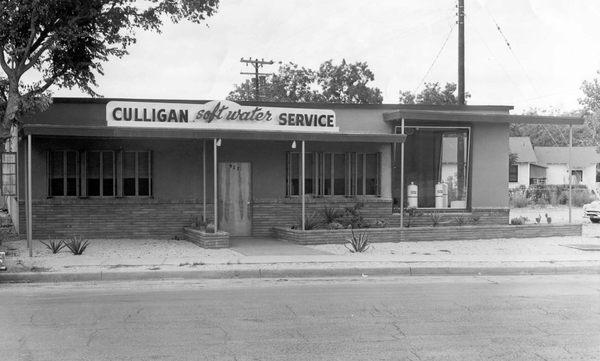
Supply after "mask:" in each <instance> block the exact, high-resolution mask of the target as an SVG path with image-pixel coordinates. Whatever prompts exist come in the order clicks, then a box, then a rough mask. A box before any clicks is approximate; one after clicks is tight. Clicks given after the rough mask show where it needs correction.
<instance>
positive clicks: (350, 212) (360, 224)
mask: <svg viewBox="0 0 600 361" xmlns="http://www.w3.org/2000/svg"><path fill="white" fill-rule="evenodd" d="M362 207H363V204H362V203H356V204H355V205H354V206H352V207H346V208H344V213H343V214H342V215H341V216H340V217H338V222H340V223H341V224H342V225H343V226H344V227H345V228H369V226H370V224H369V223H368V222H367V221H365V219H364V218H363V216H362V214H361V212H360V209H361V208H362Z"/></svg>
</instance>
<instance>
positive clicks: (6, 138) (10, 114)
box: [0, 81, 21, 152]
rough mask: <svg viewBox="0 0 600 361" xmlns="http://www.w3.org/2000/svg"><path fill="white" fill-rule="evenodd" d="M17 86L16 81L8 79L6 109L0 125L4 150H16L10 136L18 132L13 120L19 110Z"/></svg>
mask: <svg viewBox="0 0 600 361" xmlns="http://www.w3.org/2000/svg"><path fill="white" fill-rule="evenodd" d="M18 87H19V85H18V81H17V82H15V81H10V85H9V88H8V98H7V101H6V110H5V112H4V118H3V119H2V126H1V127H0V139H1V140H2V141H3V143H4V150H5V151H8V152H14V151H16V139H15V140H13V139H11V138H13V135H14V136H15V137H16V136H17V134H18V129H16V128H17V124H16V121H15V118H16V116H17V112H18V111H19V101H20V98H21V94H19V90H18V89H19V88H18Z"/></svg>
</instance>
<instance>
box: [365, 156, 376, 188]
mask: <svg viewBox="0 0 600 361" xmlns="http://www.w3.org/2000/svg"><path fill="white" fill-rule="evenodd" d="M365 157H366V160H365V162H366V164H365V166H366V173H365V194H368V195H376V194H377V173H378V171H379V170H378V166H379V164H378V159H377V154H366V155H365Z"/></svg>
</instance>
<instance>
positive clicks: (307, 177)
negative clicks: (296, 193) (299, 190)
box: [300, 153, 315, 194]
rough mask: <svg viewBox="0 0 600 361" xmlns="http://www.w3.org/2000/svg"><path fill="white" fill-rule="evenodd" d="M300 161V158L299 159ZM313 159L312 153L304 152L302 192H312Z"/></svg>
mask: <svg viewBox="0 0 600 361" xmlns="http://www.w3.org/2000/svg"><path fill="white" fill-rule="evenodd" d="M300 161H301V162H302V160H300ZM314 169H315V165H314V161H313V153H305V154H304V193H305V194H313V193H314V188H313V177H314V173H315V172H314Z"/></svg>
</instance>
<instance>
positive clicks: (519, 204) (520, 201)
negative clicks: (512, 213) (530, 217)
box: [509, 191, 531, 208]
mask: <svg viewBox="0 0 600 361" xmlns="http://www.w3.org/2000/svg"><path fill="white" fill-rule="evenodd" d="M509 203H510V206H511V207H512V208H524V207H527V206H529V204H530V203H531V201H530V200H529V199H527V196H526V194H525V192H521V191H515V192H509Z"/></svg>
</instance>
